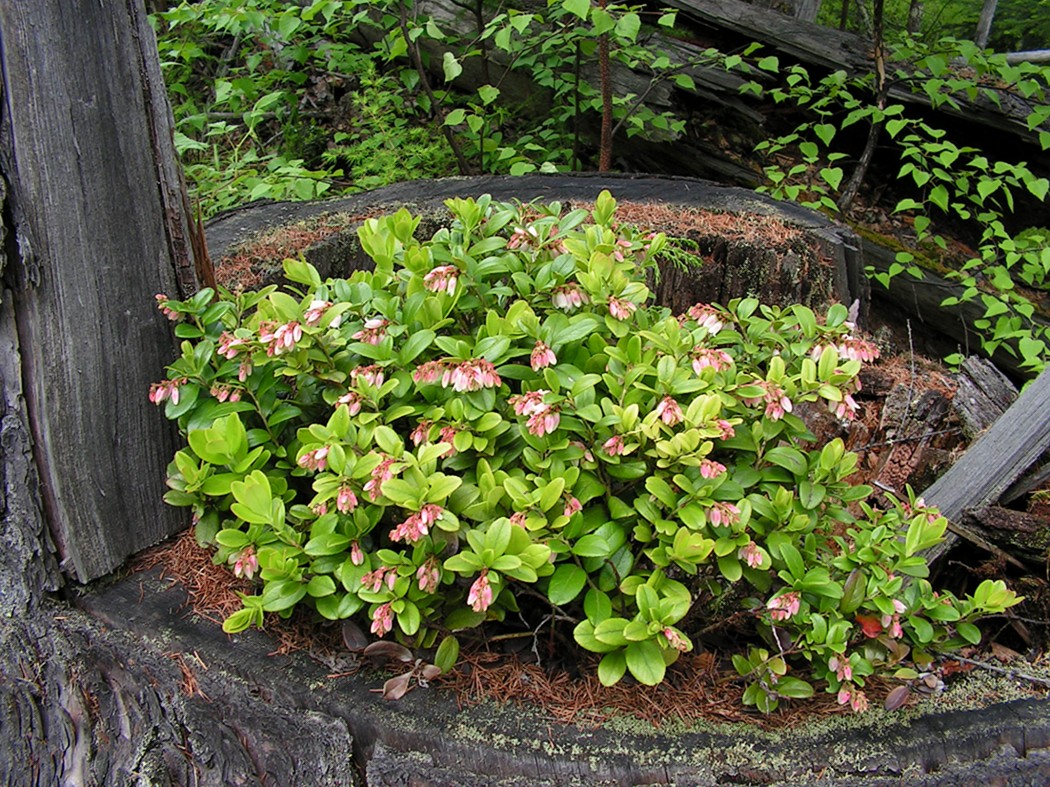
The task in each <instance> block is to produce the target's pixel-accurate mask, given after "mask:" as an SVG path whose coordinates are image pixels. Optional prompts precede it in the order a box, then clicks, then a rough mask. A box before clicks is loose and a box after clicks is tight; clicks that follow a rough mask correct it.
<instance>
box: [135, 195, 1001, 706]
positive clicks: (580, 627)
mask: <svg viewBox="0 0 1050 787" xmlns="http://www.w3.org/2000/svg"><path fill="white" fill-rule="evenodd" d="M447 204H448V207H449V208H450V210H451V211H452V214H453V222H452V224H451V226H450V228H448V229H442V230H440V231H438V233H437V234H436V235H435V236H434V237H433V239H432V240H429V241H426V242H422V243H421V242H418V241H417V240H415V239H414V238H413V231H414V230H415V229H416V226H417V224H418V222H419V219H418V218H413V217H412V216H411V215H410V214H409V213H408V212H407V211H405V210H402V211H399V212H398V213H396V214H394V215H392V216H387V217H385V218H381V219H371V220H369V221H368V222H367V223H366V224H365V225H364V226H363V227H362V228H361V230H360V233H359V234H360V239H361V242H362V245H363V247H364V249H365V250H366V251H367V253H368V254H369V255H370V256H371V257H372V258H373V259H374V260H375V270H374V271H372V272H358V273H355V274H354V275H353V276H352V277H351V278H350V279H330V280H328V281H324V282H322V281H321V280H320V278H319V276H318V274H317V272H316V271H315V270H314V269H313V268H312V267H311V266H310V265H309V264H307V263H306V262H304V261H294V260H287V261H286V262H285V268H286V272H287V275H288V278H289V279H290V281H291V286H290V288H289V289H287V290H278V289H276V288H275V287H268V288H266V289H264V290H261V291H259V292H246V293H236V294H235V293H229V292H221V293H220V294H219V297H217V298H216V297H215V294H214V293H213V292H211V291H209V290H205V291H203V292H201V293H200V294H198V295H197V296H196V297H194V298H193V299H192V300H189V301H186V302H176V301H171V300H167V299H165V298H163V297H162V296H158V299H159V301H160V306H161V308H162V309H164V310H165V312H166V313H167V314H168V315H169V316H170V317H171V318H172V319H174V320H176V321H177V325H176V328H175V330H176V333H177V335H179V336H180V337H182V338H183V339H184V341H183V343H182V355H181V357H179V358H178V359H177V360H176V361H175V362H174V363H173V364H172V365H171V366H170V368H169V371H170V374H169V377H168V379H166V380H165V381H163V382H161V383H158V384H156V385H155V386H154V387H153V390H152V391H151V399H152V400H153V401H154V402H156V403H158V404H161V403H163V404H164V406H165V411H166V414H167V416H168V417H169V418H172V419H175V420H177V421H178V423H179V426H180V428H181V429H182V431H183V433H184V434H185V436H186V440H187V446H186V448H184V449H183V450H181V451H179V452H178V453H177V454H176V456H175V459H174V461H173V463H172V464H171V466H170V477H169V481H168V483H169V486H170V487H171V491H170V492H168V494H167V498H166V499H167V501H168V502H169V503H171V504H174V505H180V506H190V507H192V509H193V513H194V517H195V519H196V521H197V535H198V538H199V539H200V540H201V541H202V542H203V543H208V544H213V545H214V546H215V549H216V553H215V560H216V561H218V562H224V563H229V564H231V565H232V567H233V571H234V573H236V574H238V575H239V576H244V577H248V578H252V579H255V580H256V584H257V588H258V592H257V593H255V594H253V595H244V596H243V597H242V598H243V602H244V608H243V609H242V610H240V611H239V612H236V613H234V614H233V615H231V616H230V617H229V618H228V619H227V621H226V623H225V626H224V627H225V629H226V630H227V631H230V632H235V631H239V630H242V629H245V628H247V627H249V626H251V625H261V624H262V622H263V619H264V613H266V612H276V613H280V614H282V615H288V614H290V613H291V611H292V609H293V608H294V607H296V606H297V605H308V606H310V607H313V608H314V609H315V610H316V611H317V613H319V614H320V615H321V616H323V617H325V618H329V619H332V620H338V619H345V618H351V617H354V616H359V617H361V618H367V619H368V620H370V621H371V622H370V626H371V630H372V632H373V633H374V634H375V635H377V636H380V637H383V636H390V637H396V638H397V639H399V640H401V641H402V642H404V643H405V644H408V645H410V646H412V647H416V648H422V649H426V648H432V647H435V646H438V650H437V655H436V657H435V660H436V662H437V663H438V664H439V666H441V667H443V668H446V669H447V668H449V667H450V666H451V664H452V663H454V661H455V659H456V656H457V654H458V650H459V642H458V639H457V636H460V637H462V636H464V632H469V631H470V630H471V629H475V628H476V627H479V626H482V625H490V626H491V625H499V624H500V623H502V625H503V626H505V627H515V626H519V627H520V626H527V627H528V629H529V630H532V631H534V632H538V631H539V630H540V629H542V628H544V627H546V626H556V627H568V626H571V627H572V634H573V637H574V638H575V641H576V643H578V645H579V646H580V647H581V648H583V649H585V650H587V651H592V652H594V653H596V654H600V655H601V658H600V661H599V662H598V668H597V669H598V674H599V677H600V678H601V680H602V682H603V683H605V684H613V683H616V682H617V681H618V680H620V679H621V678H622V677H623V676H624V675H625V673H626V672H630V673H631V675H633V676H634V678H636V679H637V680H639V681H641V682H642V683H646V684H655V683H658V682H660V681H661V680H662V679H663V677H664V674H665V669H666V667H667V666H668V665H670V664H672V663H673V662H674V661H675V660H676V658H678V657H679V655H680V654H681V653H683V652H687V651H689V650H691V649H692V648H693V647H694V645H695V642H694V637H695V636H696V635H697V632H698V631H699V630H700V629H703V628H705V627H707V626H710V625H711V624H712V623H718V622H720V621H723V620H725V619H726V618H727V617H728V616H730V615H734V614H735V615H737V617H742V618H743V619H745V620H747V621H749V623H748V626H749V628H750V629H751V633H750V635H748V637H745V638H744V639H742V642H743V643H744V644H742V645H741V646H740V652H739V653H738V654H737V655H736V656H734V659H733V661H734V664H735V666H736V667H737V669H738V671H739V672H740V673H741V674H742V675H743V676H745V677H746V678H747V680H748V682H749V688H748V690H747V694H746V695H745V701H746V702H748V703H750V704H755V705H757V706H758V707H759V708H761V709H763V710H770V709H773V708H775V707H776V705H777V702H778V700H779V699H780V698H782V697H804V696H808V695H810V694H811V693H812V691H813V682H814V681H815V682H818V683H824V684H826V685H827V688H828V690H829V691H832V692H838V693H839V699H840V701H842V702H844V703H845V702H849V703H851V704H852V705H853V707H854V708H856V709H862V708H863V707H864V706H865V704H866V700H865V698H864V694H863V691H862V689H861V687H863V685H864V682H865V678H866V677H867V676H869V675H871V674H873V673H875V672H880V671H887V670H895V669H896V670H898V671H899V672H898V674H900V675H902V676H908V675H912V676H914V675H915V674H916V673H914V672H913V671H909V669H910V668H908V669H904V670H903V671H900V670H901V669H903V664H902V662H903V660H904V659H905V658H906V657H907V658H909V659H910V660H911V661H910V662H909V663H914V664H918V665H922V664H923V663H925V662H926V661H928V660H929V659H930V658H931V653H932V651H933V649H935V648H937V649H943V648H951V647H954V646H958V645H961V644H963V643H967V642H970V643H976V642H978V641H979V640H980V632H979V630H978V629H977V627H976V626H975V625H974V623H973V621H974V619H975V617H976V616H978V615H980V614H986V613H991V612H998V611H1001V610H1003V609H1005V608H1006V607H1008V606H1010V605H1012V604H1014V603H1016V602H1017V601H1018V599H1017V597H1016V596H1014V595H1013V593H1011V592H1010V591H1008V590H1006V588H1005V587H1004V586H1003V584H1002V583H1001V582H991V581H986V582H984V583H982V584H981V585H980V586H979V587H978V589H977V590H976V592H975V594H974V596H972V597H968V598H965V599H959V598H956V597H954V596H953V595H951V594H950V593H943V592H942V593H937V592H935V591H934V590H933V588H932V587H931V586H930V584H929V582H928V581H927V580H926V579H925V577H926V576H927V575H928V567H927V564H926V562H925V560H924V558H923V556H922V554H921V552H922V550H923V549H925V548H928V547H930V546H932V545H933V544H935V543H937V542H938V541H939V540H940V538H941V536H942V534H943V532H944V529H945V526H946V522H945V520H944V519H943V518H942V517H940V516H939V515H938V514H937V512H936V511H933V510H931V509H929V508H927V507H925V506H924V505H923V504H922V502H921V501H917V500H914V499H908V500H895V499H892V498H889V499H888V500H886V501H884V502H883V503H882V504H880V505H876V504H875V503H874V502H872V501H871V499H870V498H871V494H872V490H871V489H870V488H869V487H866V486H863V485H853V484H851V483H850V476H851V474H852V473H853V471H854V469H855V466H856V462H857V458H856V456H855V455H854V454H852V453H849V452H847V451H845V450H844V448H843V444H842V442H841V441H839V440H835V441H832V442H830V443H828V444H826V445H822V446H821V445H815V444H814V439H815V438H814V436H813V435H812V434H811V433H810V431H809V429H808V428H807V426H806V424H805V423H804V421H803V420H802V419H801V418H799V417H798V415H797V414H796V410H798V409H799V408H800V405H802V404H803V403H818V404H819V405H821V406H827V407H828V408H830V409H831V410H832V411H833V412H834V413H836V415H837V416H838V417H840V418H844V419H849V418H852V417H853V414H854V411H855V409H856V403H855V402H854V400H853V398H852V394H853V393H855V392H856V390H857V389H858V387H859V383H858V381H857V374H858V372H859V370H860V368H861V364H862V363H863V362H864V361H868V360H871V359H872V358H874V356H875V355H877V351H876V350H875V348H874V347H873V346H872V345H870V344H869V343H867V342H865V341H864V340H862V339H859V338H857V337H855V336H854V335H853V334H852V332H851V331H852V326H851V325H850V323H849V322H848V321H847V313H846V310H845V309H844V308H842V307H840V306H835V307H833V308H831V309H830V311H829V312H828V314H827V315H819V316H818V315H816V314H814V313H813V312H812V311H811V310H810V309H808V308H806V307H803V306H793V307H790V308H786V309H779V308H774V307H770V306H763V305H760V304H759V303H758V302H757V301H755V300H751V299H746V300H739V301H734V302H732V303H730V304H729V305H728V307H727V308H721V307H716V306H710V305H704V304H698V305H696V306H694V307H692V308H691V309H690V310H689V311H688V313H687V314H684V315H677V316H676V315H672V314H670V313H669V312H668V310H667V309H664V308H660V307H658V306H655V305H653V304H652V302H651V300H652V299H651V293H650V291H649V289H648V287H647V286H646V276H647V275H652V273H653V260H654V258H655V257H656V255H658V254H659V252H660V250H661V248H662V247H663V246H664V244H665V238H664V237H663V236H662V235H652V236H642V235H640V234H639V233H638V232H637V231H635V230H634V229H632V228H631V227H627V226H619V225H617V223H616V222H615V219H614V210H615V202H614V200H613V199H612V197H611V196H610V195H609V194H608V193H603V194H602V195H601V197H600V198H599V199H598V201H597V203H596V207H595V209H594V211H593V213H592V214H588V213H586V212H584V211H582V210H574V211H571V212H568V213H565V214H564V215H563V214H562V212H561V209H560V206H559V205H558V204H557V203H555V204H552V205H549V206H524V207H522V206H514V205H508V204H496V203H493V202H491V201H490V200H489V199H488V198H487V197H482V198H481V199H479V200H477V201H474V200H450V201H449V202H448V203H447ZM808 406H812V405H808ZM565 630H567V629H565ZM439 640H440V645H438V643H439ZM748 643H750V644H748Z"/></svg>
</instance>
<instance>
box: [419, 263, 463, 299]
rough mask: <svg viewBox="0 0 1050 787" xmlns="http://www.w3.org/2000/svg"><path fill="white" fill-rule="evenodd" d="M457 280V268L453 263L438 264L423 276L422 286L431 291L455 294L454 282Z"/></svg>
mask: <svg viewBox="0 0 1050 787" xmlns="http://www.w3.org/2000/svg"><path fill="white" fill-rule="evenodd" d="M458 280H459V268H457V267H456V266H455V265H439V266H438V267H436V268H434V270H432V271H430V273H428V274H427V275H426V276H424V277H423V286H425V287H426V288H427V289H428V290H430V291H431V292H446V293H448V294H449V295H455V294H456V282H457V281H458Z"/></svg>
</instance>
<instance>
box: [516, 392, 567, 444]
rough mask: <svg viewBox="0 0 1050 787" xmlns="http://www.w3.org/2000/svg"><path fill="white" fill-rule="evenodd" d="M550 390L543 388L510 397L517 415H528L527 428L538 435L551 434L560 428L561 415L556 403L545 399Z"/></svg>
mask: <svg viewBox="0 0 1050 787" xmlns="http://www.w3.org/2000/svg"><path fill="white" fill-rule="evenodd" d="M549 393H550V391H546V390H543V389H540V390H537V391H530V392H529V393H526V394H520V395H516V396H512V397H510V400H509V402H510V406H511V407H513V408H514V413H515V415H524V416H528V420H527V421H526V422H525V428H526V429H528V431H529V432H530V433H531V434H534V435H536V436H537V437H543V436H544V435H547V434H550V433H551V432H553V431H554V430H555V429H557V428H558V424H559V423H560V422H561V415H559V410H558V407H557V406H556V405H553V404H550V403H548V402H545V401H544V400H543V397H544V396H546V395H547V394H549Z"/></svg>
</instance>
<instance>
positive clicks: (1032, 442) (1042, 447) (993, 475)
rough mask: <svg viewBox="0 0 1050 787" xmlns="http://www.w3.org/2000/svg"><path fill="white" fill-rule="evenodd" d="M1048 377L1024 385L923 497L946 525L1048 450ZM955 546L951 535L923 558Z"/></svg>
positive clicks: (986, 500)
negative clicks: (1024, 387) (1012, 401)
mask: <svg viewBox="0 0 1050 787" xmlns="http://www.w3.org/2000/svg"><path fill="white" fill-rule="evenodd" d="M1048 396H1050V371H1044V372H1043V373H1042V374H1041V375H1039V377H1037V378H1036V379H1035V380H1034V381H1032V382H1031V383H1029V385H1028V387H1027V388H1026V389H1025V390H1024V392H1023V393H1022V394H1021V396H1020V397H1019V398H1018V399H1017V401H1016V402H1015V403H1014V404H1013V405H1012V406H1011V407H1010V409H1009V410H1007V411H1006V412H1005V413H1003V415H1002V416H1001V417H1000V418H999V419H998V420H997V421H996V422H995V423H994V424H993V425H992V426H991V427H990V428H989V429H988V431H987V432H985V433H984V434H983V435H982V436H981V437H980V439H978V440H977V442H975V443H974V444H973V445H971V446H970V448H969V449H968V450H967V451H966V453H965V454H963V455H962V457H961V458H960V459H959V461H957V462H956V463H955V464H954V465H952V467H951V469H950V470H949V471H948V472H946V473H945V474H944V475H942V476H941V477H940V478H939V479H937V481H935V482H934V483H933V485H931V486H930V487H929V488H928V489H926V490H925V491H924V492H923V497H924V499H925V500H926V502H927V503H928V504H930V505H934V506H937V507H938V508H939V509H940V510H941V513H942V514H944V516H945V517H947V518H948V520H949V521H953V520H955V521H958V520H959V519H961V517H962V515H963V513H964V512H965V511H966V510H967V509H973V508H980V507H983V506H986V505H988V504H990V503H994V502H995V501H997V500H998V498H999V496H1000V495H1001V494H1002V493H1003V492H1005V491H1006V490H1007V489H1008V488H1009V486H1010V485H1011V484H1012V483H1013V482H1014V481H1016V480H1017V478H1018V477H1020V476H1021V475H1022V474H1023V473H1024V472H1025V471H1026V470H1027V469H1028V468H1029V467H1031V466H1032V463H1033V462H1035V461H1036V460H1037V459H1038V458H1039V457H1040V456H1041V455H1042V454H1043V453H1044V452H1045V451H1046V450H1047V449H1048V448H1050V408H1047V407H1046V402H1047V397H1048ZM957 541H958V537H957V536H956V535H955V534H953V533H950V532H949V533H947V534H945V539H944V541H943V542H941V543H940V544H938V545H937V546H935V547H933V548H932V549H930V550H929V551H928V552H927V558H928V559H929V560H930V561H931V562H932V561H935V560H937V559H938V558H940V557H941V556H943V555H944V554H945V553H946V552H948V551H949V550H950V549H951V548H952V547H953V546H954V545H955V543H956V542H957Z"/></svg>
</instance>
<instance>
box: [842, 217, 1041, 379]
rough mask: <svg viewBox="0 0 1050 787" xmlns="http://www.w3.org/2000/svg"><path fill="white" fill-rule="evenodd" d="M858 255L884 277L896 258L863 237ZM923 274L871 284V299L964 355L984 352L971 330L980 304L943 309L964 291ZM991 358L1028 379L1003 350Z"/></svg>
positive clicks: (981, 311) (976, 301)
mask: <svg viewBox="0 0 1050 787" xmlns="http://www.w3.org/2000/svg"><path fill="white" fill-rule="evenodd" d="M861 253H862V256H863V259H864V265H865V266H870V267H871V268H872V269H873V270H874V271H875V273H877V274H887V273H888V272H889V271H890V269H891V266H893V265H894V263H895V262H896V257H897V252H896V251H895V250H894V249H891V248H889V247H888V246H886V245H883V244H880V243H878V242H877V241H875V240H873V239H871V238H868V237H864V236H862V237H861ZM922 274H923V275H922V278H921V279H920V278H916V277H914V276H911V275H910V274H907V273H899V274H897V275H895V276H893V277H892V278H891V279H890V281H889V286H888V287H884V286H882V285H881V284H875V285H873V286H872V300H873V301H875V302H876V303H885V304H889V305H890V306H892V307H894V308H897V309H899V310H901V311H902V312H904V313H905V314H907V315H909V316H911V317H914V318H915V319H916V320H917V321H918V322H919V323H920V324H921V325H923V326H924V327H925V328H926V329H927V330H932V331H936V332H937V333H939V334H941V335H942V336H944V337H945V338H946V339H948V340H950V341H951V342H953V343H954V345H955V347H956V348H957V349H958V351H959V352H961V353H963V354H964V355H967V356H969V355H972V354H973V353H976V352H983V348H982V347H981V339H980V335H979V333H978V330H977V329H976V328H975V327H974V324H975V323H976V322H977V321H978V320H980V319H983V318H984V316H985V306H984V304H983V302H982V301H981V300H980V299H971V300H966V301H960V302H958V303H956V304H954V305H952V306H942V305H941V304H942V303H943V301H944V300H945V299H947V298H960V297H962V296H963V294H964V293H965V290H966V288H965V287H963V285H961V284H959V283H958V282H954V281H951V280H950V279H947V278H945V277H944V276H941V275H939V274H938V273H937V272H936V271H932V270H929V269H928V268H923V269H922ZM1033 319H1034V321H1035V322H1037V323H1038V324H1040V325H1042V326H1048V325H1050V320H1048V319H1047V318H1045V317H1043V316H1041V315H1039V314H1036V315H1035V316H1034V317H1033ZM991 358H992V360H993V361H994V362H995V364H996V366H998V367H999V368H1000V369H1003V370H1005V371H1007V372H1009V373H1010V374H1012V375H1014V376H1015V377H1017V378H1025V377H1028V376H1031V372H1030V371H1028V370H1026V369H1024V368H1022V366H1021V362H1020V359H1019V358H1018V357H1017V356H1016V355H1014V354H1012V353H1010V352H1008V351H1007V350H1006V349H1004V348H1002V347H1000V348H997V349H996V350H995V352H994V353H992V355H991Z"/></svg>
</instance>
